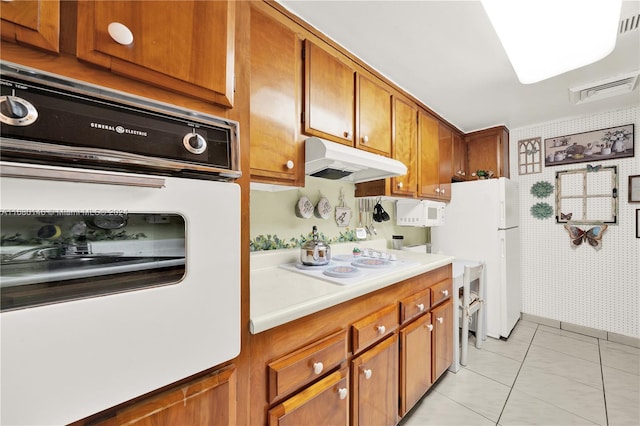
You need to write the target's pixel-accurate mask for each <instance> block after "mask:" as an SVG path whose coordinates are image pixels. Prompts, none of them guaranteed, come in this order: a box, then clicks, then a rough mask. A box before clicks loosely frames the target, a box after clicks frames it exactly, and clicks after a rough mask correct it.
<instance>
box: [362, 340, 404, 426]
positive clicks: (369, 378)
mask: <svg viewBox="0 0 640 426" xmlns="http://www.w3.org/2000/svg"><path fill="white" fill-rule="evenodd" d="M351 365H352V368H351V376H352V378H351V384H352V388H353V392H352V398H353V403H352V407H353V408H352V424H353V425H362V426H368V425H380V426H384V425H395V424H396V423H397V422H398V335H397V334H394V335H392V336H391V337H389V338H388V339H386V340H384V341H383V342H381V343H378V344H377V345H376V346H374V347H373V348H371V349H369V350H368V351H366V352H364V353H362V355H360V356H358V357H356V358H354V359H353V360H352V361H351Z"/></svg>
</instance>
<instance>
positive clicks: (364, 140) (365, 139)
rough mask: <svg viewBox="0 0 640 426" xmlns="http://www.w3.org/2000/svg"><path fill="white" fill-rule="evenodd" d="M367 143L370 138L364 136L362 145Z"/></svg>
mask: <svg viewBox="0 0 640 426" xmlns="http://www.w3.org/2000/svg"><path fill="white" fill-rule="evenodd" d="M367 142H369V136H367V135H364V136H363V137H362V143H367Z"/></svg>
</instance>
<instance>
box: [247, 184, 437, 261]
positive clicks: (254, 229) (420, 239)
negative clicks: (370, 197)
mask: <svg viewBox="0 0 640 426" xmlns="http://www.w3.org/2000/svg"><path fill="white" fill-rule="evenodd" d="M340 190H342V193H343V196H344V198H343V199H344V207H347V208H350V209H351V221H350V223H349V225H348V226H346V227H341V226H338V224H337V222H336V217H335V208H336V207H338V206H340V205H341V204H340ZM302 196H306V197H307V198H309V200H310V201H311V202H312V203H313V204H314V205H316V204H317V203H318V201H319V200H320V198H322V197H325V198H327V199H328V201H329V203H330V204H331V206H332V212H331V214H330V215H329V218H327V219H319V218H317V217H316V216H312V217H311V218H309V219H303V218H300V217H298V216H296V213H295V208H296V204H297V202H298V200H299V199H300V197H302ZM358 200H359V199H357V198H355V185H354V184H352V183H348V182H340V181H331V180H327V179H321V178H314V177H311V176H307V177H306V182H305V187H304V188H296V189H291V190H285V191H277V192H266V191H256V190H252V191H251V202H250V203H251V250H252V251H258V250H273V249H278V248H293V247H298V246H299V245H300V244H301V243H304V242H305V241H306V240H307V239H309V238H310V237H311V230H312V228H313V226H314V225H315V226H317V227H318V233H319V234H320V239H321V240H324V241H327V242H328V243H329V244H331V243H337V242H346V241H356V240H357V238H356V235H355V229H356V228H357V227H358V226H359V224H360V218H359V215H358ZM381 204H382V207H383V208H384V210H385V211H386V212H387V213H388V214H389V216H390V217H391V219H390V220H389V221H386V222H375V221H373V220H372V219H371V218H369V219H368V220H367V219H366V218H365V217H364V216H363V217H362V223H363V225H364V224H367V223H372V224H373V226H374V227H375V230H376V231H377V233H378V235H377V236H375V238H384V239H386V240H387V242H388V247H389V248H391V239H392V238H391V237H392V236H393V235H402V236H404V244H405V245H415V244H424V243H425V242H427V240H428V238H429V230H428V228H413V227H406V226H396V224H395V219H396V218H395V202H394V201H393V200H385V199H383V200H382V202H381ZM371 238H372V237H371V236H368V237H367V239H371Z"/></svg>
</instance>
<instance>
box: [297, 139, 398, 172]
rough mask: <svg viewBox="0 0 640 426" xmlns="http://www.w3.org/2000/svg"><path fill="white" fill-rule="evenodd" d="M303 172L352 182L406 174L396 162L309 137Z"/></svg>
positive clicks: (306, 142) (306, 144)
mask: <svg viewBox="0 0 640 426" xmlns="http://www.w3.org/2000/svg"><path fill="white" fill-rule="evenodd" d="M305 152H306V156H305V173H306V174H307V175H309V176H315V177H321V178H325V179H331V180H341V181H346V182H352V183H360V182H367V181H370V180H378V179H385V178H388V177H393V176H403V175H406V174H407V166H405V165H404V164H402V163H401V162H400V161H398V160H394V159H392V158H388V157H383V156H382V155H378V154H373V153H371V152H367V151H363V150H361V149H356V148H352V147H349V146H346V145H341V144H339V143H336V142H329V141H326V140H324V139H320V138H316V137H312V138H308V139H306V140H305Z"/></svg>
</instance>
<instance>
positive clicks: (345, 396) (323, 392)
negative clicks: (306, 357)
mask: <svg viewBox="0 0 640 426" xmlns="http://www.w3.org/2000/svg"><path fill="white" fill-rule="evenodd" d="M347 378H348V369H343V370H341V371H336V372H335V373H332V374H330V375H329V376H327V377H325V378H324V379H322V380H320V381H319V382H317V383H315V384H314V385H312V386H310V387H308V388H307V389H305V390H303V391H301V392H299V393H297V394H296V395H294V396H293V397H291V398H289V399H288V400H286V401H284V402H283V403H281V404H278V405H276V406H275V407H273V408H272V409H271V410H269V415H268V416H269V425H270V426H299V425H332V426H333V425H336V426H339V425H345V426H346V425H348V424H349V390H348V389H349V388H348V385H347Z"/></svg>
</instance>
